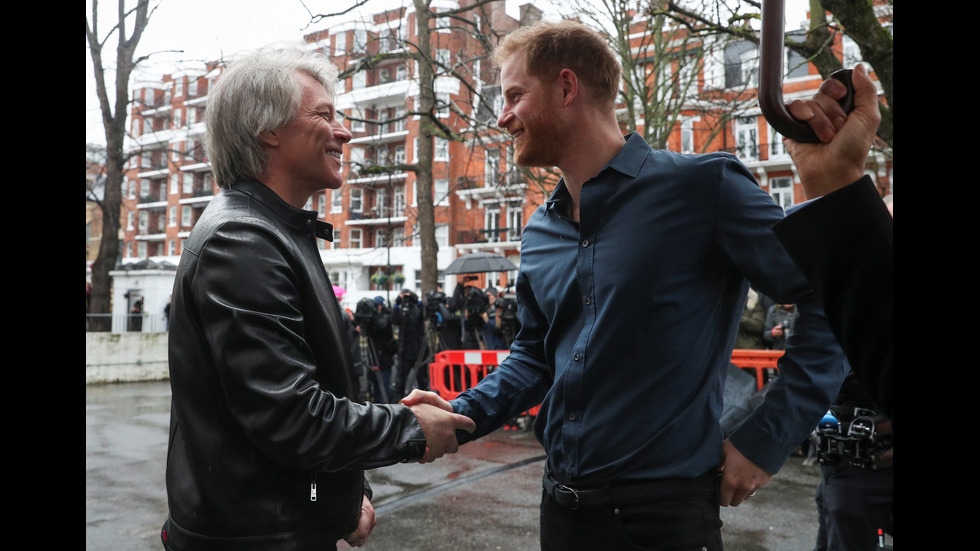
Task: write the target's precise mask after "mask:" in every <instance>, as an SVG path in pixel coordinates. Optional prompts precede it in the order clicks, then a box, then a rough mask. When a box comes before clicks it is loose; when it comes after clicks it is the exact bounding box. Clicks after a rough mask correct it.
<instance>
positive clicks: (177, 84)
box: [174, 78, 184, 98]
mask: <svg viewBox="0 0 980 551" xmlns="http://www.w3.org/2000/svg"><path fill="white" fill-rule="evenodd" d="M183 95H184V79H182V78H181V79H177V80H175V81H174V97H175V98H179V97H180V96H183Z"/></svg>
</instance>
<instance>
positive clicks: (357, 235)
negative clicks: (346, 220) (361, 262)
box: [347, 228, 364, 249]
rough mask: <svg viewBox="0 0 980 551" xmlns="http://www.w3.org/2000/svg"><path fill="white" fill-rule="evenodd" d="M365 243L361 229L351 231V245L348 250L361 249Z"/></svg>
mask: <svg viewBox="0 0 980 551" xmlns="http://www.w3.org/2000/svg"><path fill="white" fill-rule="evenodd" d="M363 243H364V231H363V230H361V228H351V229H350V245H349V246H348V247H347V248H348V249H360V248H361V247H362V245H363Z"/></svg>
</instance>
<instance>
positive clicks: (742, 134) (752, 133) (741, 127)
mask: <svg viewBox="0 0 980 551" xmlns="http://www.w3.org/2000/svg"><path fill="white" fill-rule="evenodd" d="M734 125H735V132H734V134H735V144H736V148H737V154H738V158H739V160H741V161H743V162H745V161H758V160H759V120H758V119H757V118H756V117H738V118H736V119H735V121H734Z"/></svg>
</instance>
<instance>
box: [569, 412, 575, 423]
mask: <svg viewBox="0 0 980 551" xmlns="http://www.w3.org/2000/svg"><path fill="white" fill-rule="evenodd" d="M568 420H569V421H574V420H575V414H574V413H569V414H568Z"/></svg>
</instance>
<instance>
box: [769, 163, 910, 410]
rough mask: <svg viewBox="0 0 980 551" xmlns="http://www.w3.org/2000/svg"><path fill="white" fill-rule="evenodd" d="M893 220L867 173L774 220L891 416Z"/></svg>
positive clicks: (857, 368) (855, 366)
mask: <svg viewBox="0 0 980 551" xmlns="http://www.w3.org/2000/svg"><path fill="white" fill-rule="evenodd" d="M893 228H894V221H893V220H892V217H891V214H889V212H888V208H887V207H886V206H885V203H884V202H883V201H882V200H881V196H880V195H878V189H877V188H876V187H875V185H874V182H873V181H872V180H871V178H870V177H869V176H864V177H863V178H861V179H860V180H858V181H857V182H854V183H852V184H850V185H848V186H845V187H843V188H841V189H838V190H836V191H834V192H832V193H828V194H827V195H825V196H823V197H821V198H819V199H817V200H815V201H813V202H812V203H809V204H807V205H806V206H804V207H801V208H799V209H798V210H796V211H794V212H792V213H790V214H787V216H786V218H784V219H782V220H781V221H779V222H778V223H777V224H776V225H775V226H773V228H772V229H773V232H775V234H776V237H777V238H779V241H780V242H781V243H782V244H783V246H784V247H785V248H786V250H787V252H789V254H790V256H791V257H793V261H794V262H796V264H797V265H798V266H799V267H800V270H801V271H802V272H803V274H804V275H805V276H806V278H807V281H809V282H810V285H812V286H813V289H814V291H816V293H817V296H818V297H819V298H820V300H821V301H822V302H823V305H824V310H826V312H827V321H828V322H829V323H830V329H831V330H832V331H833V332H834V336H835V337H837V340H838V341H839V342H840V345H841V348H843V349H844V353H845V354H846V355H847V360H848V361H849V362H850V364H851V371H853V372H854V373H855V374H857V377H858V378H859V379H860V380H861V384H862V385H864V388H865V389H867V391H868V392H869V393H870V395H871V397H872V398H874V401H875V402H877V403H878V404H879V405H880V407H881V410H882V411H883V412H884V413H885V415H887V416H888V417H890V418H892V419H894V418H895V417H894V414H895V411H894V397H893V394H892V387H893V386H894V381H895V375H894V372H893V367H892V366H893V365H894V328H893V325H894V324H893V316H894V302H895V301H894V287H893V285H894V284H893V279H892V278H893V273H894V251H893V249H894V245H893V243H894V237H893V232H894V229H893Z"/></svg>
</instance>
